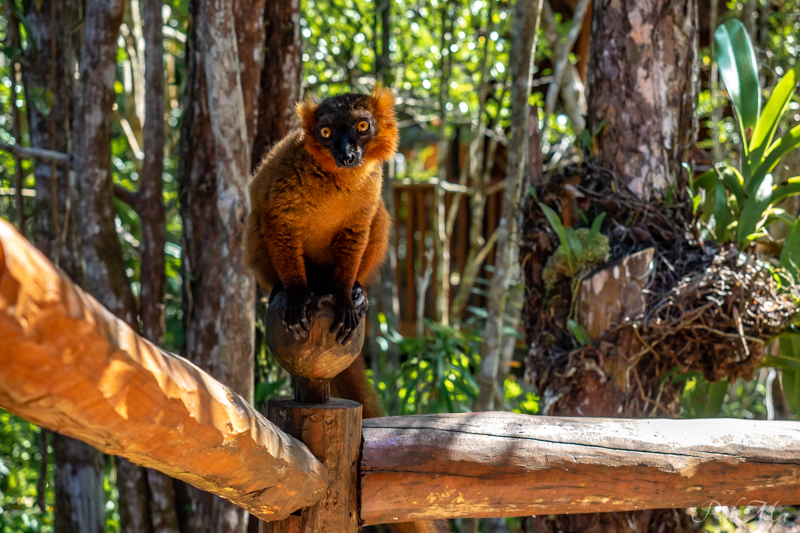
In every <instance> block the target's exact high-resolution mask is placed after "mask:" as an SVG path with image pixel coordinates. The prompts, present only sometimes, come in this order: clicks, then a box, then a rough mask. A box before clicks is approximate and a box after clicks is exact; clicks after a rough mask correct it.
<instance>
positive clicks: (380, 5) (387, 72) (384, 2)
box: [368, 0, 400, 380]
mask: <svg viewBox="0 0 800 533" xmlns="http://www.w3.org/2000/svg"><path fill="white" fill-rule="evenodd" d="M378 20H380V35H381V40H380V43H381V46H380V50H378V45H377V43H378V38H377V35H378V22H377V21H378ZM391 36H392V1H391V0H379V1H377V2H375V57H376V58H377V59H376V61H375V77H376V78H377V80H378V82H380V83H383V85H384V86H386V87H391V86H392V85H394V73H393V72H392V61H391V56H390V54H389V46H390V42H391ZM394 177H395V176H394V161H390V162H389V164H388V165H385V166H384V171H383V189H382V190H381V196H383V203H384V204H385V205H386V210H387V211H389V213H390V214H391V215H392V217H393V218H394V213H395V203H394ZM389 234H390V235H389V242H390V243H391V244H390V245H389V250H388V251H387V253H386V261H385V262H384V263H383V265H382V266H381V270H380V287H377V286H376V287H375V289H376V291H375V292H378V290H379V291H380V292H379V294H380V297H379V298H378V299H373V304H372V305H370V308H369V311H368V312H369V321H370V326H371V330H370V337H371V341H372V343H371V350H370V351H371V356H372V357H373V358H374V359H373V361H372V369H373V371H374V372H375V374H374V376H375V379H376V380H377V379H379V378H380V375H381V372H384V371H385V370H386V369H381V368H380V356H379V351H380V348H379V347H378V343H377V338H376V337H377V331H378V328H377V325H378V312H382V313H383V315H384V317H385V318H386V322H387V323H388V325H389V327H390V328H394V329H396V330H399V329H400V296H399V294H398V292H397V283H395V272H397V248H396V246H397V230H396V229H395V227H394V224H392V227H391V228H390V230H389ZM375 303H377V304H378V305H375ZM386 363H387V364H388V369H389V372H391V371H393V370H394V369H396V368H398V367H399V366H400V350H399V348H398V346H397V344H396V343H390V344H389V346H388V347H387V350H386Z"/></svg>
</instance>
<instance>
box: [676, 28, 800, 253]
mask: <svg viewBox="0 0 800 533" xmlns="http://www.w3.org/2000/svg"><path fill="white" fill-rule="evenodd" d="M714 39H715V52H716V57H717V64H718V65H719V69H720V74H721V75H722V79H723V80H724V82H725V87H726V88H727V90H728V94H729V95H730V98H731V102H732V103H733V107H734V109H735V110H736V116H737V119H738V122H739V133H740V135H741V138H742V146H743V149H744V158H743V160H742V165H741V171H739V169H737V168H736V167H734V166H732V165H730V164H725V163H723V164H721V165H719V166H718V167H717V168H714V169H711V170H709V171H707V172H705V173H703V174H702V175H701V176H699V177H698V178H697V180H692V182H693V183H692V184H691V185H690V186H691V191H690V197H691V198H692V203H693V206H694V208H695V209H696V207H697V200H696V195H697V193H698V190H699V189H704V190H705V192H706V200H705V202H704V204H703V206H702V209H701V217H700V218H701V221H702V223H703V224H704V228H705V230H706V231H708V232H709V234H710V235H711V236H713V237H714V239H715V240H716V241H717V242H719V243H724V242H734V243H736V244H737V245H738V247H739V249H744V248H745V247H746V246H747V245H748V244H749V243H751V242H752V241H754V240H757V239H759V238H764V237H766V236H767V234H766V228H767V226H768V225H769V224H770V223H772V222H775V221H778V220H780V221H782V222H784V223H786V224H788V225H789V226H793V225H794V217H792V216H790V215H789V214H788V213H786V212H785V211H783V210H781V209H779V208H778V207H777V203H778V202H780V201H781V200H783V199H785V198H787V197H789V196H793V195H797V194H800V177H795V178H790V179H789V181H788V183H787V184H785V185H779V186H776V185H775V184H774V180H773V177H772V174H771V172H772V171H773V170H774V169H775V167H776V166H777V165H778V163H779V162H780V160H781V159H782V158H783V157H784V156H785V155H786V154H787V153H789V152H790V151H791V150H794V149H795V148H797V147H798V146H800V126H797V127H795V128H794V129H792V130H791V131H789V132H788V133H786V134H785V135H783V136H782V137H780V138H779V139H777V140H776V139H775V134H776V133H777V131H778V129H779V126H780V124H781V121H782V120H783V118H784V115H785V114H786V112H787V111H788V109H789V103H790V102H791V100H792V97H793V96H794V93H795V88H796V86H797V82H798V77H800V62H798V63H796V64H795V65H794V67H792V68H790V69H789V70H788V71H787V72H786V74H785V75H784V76H783V77H782V78H781V80H780V81H779V82H778V83H777V85H776V86H775V87H774V89H773V90H772V94H771V96H770V98H769V100H768V101H767V104H766V105H765V106H764V108H763V110H762V108H761V87H760V83H759V78H758V64H757V63H756V59H755V54H754V52H753V46H752V43H751V42H750V37H749V35H748V34H747V31H746V30H745V28H744V26H743V25H742V23H741V22H739V21H738V20H736V19H731V20H728V21H727V22H725V23H724V24H722V25H721V26H720V27H719V28H717V31H716V32H715V34H714ZM748 132H752V134H751V135H750V137H749V140H748ZM787 242H788V241H787ZM788 244H792V245H794V244H796V243H794V242H793V241H792V242H788ZM796 253H800V249H798V250H796V251H795V250H790V251H789V252H787V257H788V258H789V259H787V261H791V258H792V257H795V254H796Z"/></svg>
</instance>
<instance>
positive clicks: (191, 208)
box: [180, 0, 263, 533]
mask: <svg viewBox="0 0 800 533" xmlns="http://www.w3.org/2000/svg"><path fill="white" fill-rule="evenodd" d="M250 5H251V6H253V5H254V4H250ZM262 5H263V4H262ZM243 6H244V4H242V3H239V4H237V5H236V9H237V11H234V7H233V6H231V5H230V4H228V3H224V2H223V3H220V2H214V1H213V0H197V1H196V2H194V3H193V4H192V19H191V27H190V32H189V42H188V44H187V55H188V63H189V65H188V66H189V68H188V70H189V72H188V81H187V94H186V104H185V110H186V111H185V113H186V114H185V118H184V124H183V131H182V135H181V137H182V140H181V143H182V150H181V154H182V155H181V160H182V165H183V166H182V169H181V178H180V192H181V210H182V215H183V223H184V240H183V244H184V246H183V265H184V270H185V272H184V283H185V286H184V316H185V320H186V353H187V355H188V356H189V357H190V358H192V360H193V361H194V362H195V363H197V364H198V365H199V366H200V367H201V368H203V369H205V370H206V371H208V372H209V373H210V374H211V375H212V376H214V377H215V378H217V379H218V380H220V381H222V382H223V383H225V384H226V385H228V386H230V387H231V388H232V389H233V390H234V391H236V392H237V393H239V394H241V395H242V396H244V397H245V398H247V399H252V395H253V366H254V359H253V334H254V322H255V281H254V279H253V276H252V273H251V272H250V271H249V269H247V268H246V267H245V264H244V257H243V253H242V236H243V234H244V222H245V219H246V216H247V213H248V211H249V201H248V197H247V183H248V178H249V175H250V170H251V164H252V159H251V150H250V144H251V143H250V138H249V134H248V132H249V131H256V123H255V122H252V123H251V124H249V123H248V120H247V118H246V115H245V112H246V109H248V110H251V111H250V113H251V114H253V111H252V110H253V109H255V102H256V101H257V98H258V88H257V87H252V86H248V87H246V88H243V85H242V80H243V79H244V80H246V81H247V83H248V84H250V85H252V84H257V83H258V82H259V80H260V64H259V65H257V66H254V65H253V64H254V63H258V62H259V61H260V57H261V54H260V50H261V44H260V41H258V42H251V41H250V40H249V39H251V38H255V36H256V35H260V32H257V31H255V32H254V31H253V30H254V28H253V26H251V25H249V24H247V23H244V22H237V20H236V18H237V17H236V14H238V15H239V16H240V17H256V18H258V17H259V16H260V15H261V13H263V9H261V10H260V11H259V12H258V13H254V12H252V11H250V12H248V11H247V8H245V7H243ZM237 27H238V28H239V29H240V30H241V31H242V32H247V37H245V36H244V34H243V36H242V39H244V41H243V42H247V43H250V44H252V47H250V48H249V49H250V50H251V52H249V54H250V55H249V56H247V57H245V56H243V55H242V56H240V54H239V49H238V39H237V33H236V28H237ZM258 28H260V24H259V25H258ZM250 44H248V46H250ZM244 48H245V46H244V45H243V49H244ZM242 64H244V65H246V66H244V67H241V65H242ZM254 69H255V70H254ZM242 73H244V74H245V77H244V78H243V77H242ZM251 118H252V117H251ZM210 250H214V253H209V251H210ZM180 496H181V498H182V499H183V500H188V501H186V503H187V504H188V505H190V506H191V509H192V516H191V517H186V516H184V517H183V519H182V521H183V527H182V529H184V530H190V531H196V532H205V531H208V532H214V533H217V532H222V533H226V532H242V533H243V532H244V531H246V529H247V523H248V518H247V513H246V512H244V511H242V510H241V509H239V508H238V507H236V506H234V505H233V504H231V503H230V502H228V501H226V500H223V499H221V498H218V497H213V496H211V495H210V494H207V493H202V492H201V491H198V490H195V489H193V488H190V487H187V486H185V485H183V486H181V494H180Z"/></svg>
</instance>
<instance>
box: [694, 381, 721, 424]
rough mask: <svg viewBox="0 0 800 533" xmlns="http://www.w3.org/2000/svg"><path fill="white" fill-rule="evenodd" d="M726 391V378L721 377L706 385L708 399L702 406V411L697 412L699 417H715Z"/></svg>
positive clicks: (717, 414)
mask: <svg viewBox="0 0 800 533" xmlns="http://www.w3.org/2000/svg"><path fill="white" fill-rule="evenodd" d="M727 393H728V380H727V379H721V380H719V381H717V382H716V383H710V384H709V386H708V397H707V398H708V401H707V402H706V403H705V405H704V406H703V410H702V412H700V413H698V414H699V415H700V417H701V418H717V417H718V416H719V412H720V410H721V409H722V402H724V401H725V395H726V394H727Z"/></svg>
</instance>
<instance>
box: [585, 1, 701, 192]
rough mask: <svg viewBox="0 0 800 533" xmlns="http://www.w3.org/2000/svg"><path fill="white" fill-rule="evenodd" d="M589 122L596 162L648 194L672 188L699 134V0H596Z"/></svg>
mask: <svg viewBox="0 0 800 533" xmlns="http://www.w3.org/2000/svg"><path fill="white" fill-rule="evenodd" d="M593 13H594V16H593V17H592V51H591V53H592V58H591V61H592V63H591V67H590V72H589V88H590V89H589V130H590V131H592V132H594V131H595V130H596V129H598V128H599V127H601V126H602V131H601V132H600V133H599V135H598V137H597V141H598V146H599V153H598V154H597V156H596V157H595V162H596V163H597V164H599V165H601V166H603V167H605V168H609V169H612V170H613V171H614V172H616V174H617V175H618V176H619V178H620V180H621V183H622V184H624V185H625V186H627V187H628V189H630V190H631V191H633V192H634V193H635V194H636V195H637V196H639V197H640V198H642V199H643V200H647V199H649V198H651V197H653V196H661V197H663V196H664V195H666V192H667V191H668V190H669V188H670V186H672V185H674V184H676V183H677V182H678V177H679V176H680V174H681V163H682V162H684V161H688V150H689V148H690V147H691V145H692V143H693V142H694V139H695V136H696V130H697V128H696V127H695V124H696V120H695V117H694V106H695V102H696V100H697V89H696V85H697V83H696V82H697V3H696V1H695V0H680V1H672V0H657V1H654V2H643V1H641V0H624V1H622V2H616V1H612V0H595V6H594V11H593Z"/></svg>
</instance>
